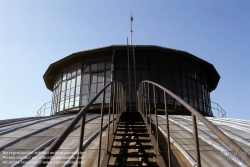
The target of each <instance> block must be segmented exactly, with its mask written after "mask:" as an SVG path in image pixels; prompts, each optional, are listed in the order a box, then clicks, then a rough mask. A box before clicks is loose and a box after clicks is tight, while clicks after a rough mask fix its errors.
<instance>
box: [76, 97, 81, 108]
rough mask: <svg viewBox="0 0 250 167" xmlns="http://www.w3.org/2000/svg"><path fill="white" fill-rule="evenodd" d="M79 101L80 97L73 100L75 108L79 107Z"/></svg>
mask: <svg viewBox="0 0 250 167" xmlns="http://www.w3.org/2000/svg"><path fill="white" fill-rule="evenodd" d="M79 100H80V96H76V98H75V107H78V106H79Z"/></svg>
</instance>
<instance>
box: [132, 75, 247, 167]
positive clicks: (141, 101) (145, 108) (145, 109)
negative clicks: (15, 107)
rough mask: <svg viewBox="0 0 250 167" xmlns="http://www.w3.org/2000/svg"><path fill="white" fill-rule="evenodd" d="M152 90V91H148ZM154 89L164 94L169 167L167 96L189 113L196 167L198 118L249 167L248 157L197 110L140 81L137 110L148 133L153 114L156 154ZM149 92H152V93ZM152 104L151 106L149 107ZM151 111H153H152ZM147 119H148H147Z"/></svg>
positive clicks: (163, 89)
mask: <svg viewBox="0 0 250 167" xmlns="http://www.w3.org/2000/svg"><path fill="white" fill-rule="evenodd" d="M150 88H152V89H150ZM156 89H158V90H159V91H163V93H164V106H165V115H166V129H167V144H168V163H169V167H170V166H171V153H170V136H169V135H170V134H169V119H168V105H167V104H168V103H167V96H171V97H173V98H174V99H175V100H177V101H178V102H179V103H181V104H182V105H183V106H184V107H185V108H186V109H187V110H188V111H190V113H191V115H192V122H193V133H194V141H195V152H196V166H197V167H201V159H200V150H199V140H198V131H197V124H196V118H198V119H199V120H200V121H201V122H202V123H203V124H205V125H206V126H207V127H208V129H210V130H211V131H212V132H213V133H214V134H215V135H216V136H217V137H218V138H220V139H221V141H223V142H224V143H225V144H226V145H227V146H228V147H229V148H230V149H231V150H232V151H233V152H234V153H236V154H237V153H238V157H239V158H240V159H241V160H242V161H243V162H244V163H245V164H246V165H248V166H250V156H249V155H248V154H247V153H246V154H245V151H244V150H243V149H242V148H241V147H240V146H239V145H237V144H236V143H235V142H234V141H233V140H232V139H231V138H229V137H228V136H227V135H225V134H224V133H223V132H222V131H221V130H220V129H219V128H217V127H216V126H215V125H214V124H212V123H211V122H210V121H209V120H207V119H206V118H205V117H204V116H203V115H201V114H200V113H199V112H198V111H197V110H195V109H194V108H193V107H192V106H190V105H189V104H188V103H187V102H185V101H184V100H182V99H181V98H180V97H178V96H177V95H175V94H174V93H172V92H171V91H169V90H168V89H166V88H164V87H163V86H161V85H159V84H157V83H155V82H151V81H147V80H146V81H142V82H141V84H140V86H139V90H138V93H137V98H138V110H139V112H141V114H142V115H143V117H144V119H145V121H147V120H148V121H149V122H148V123H149V124H150V133H151V132H152V129H151V128H152V119H151V118H152V117H151V112H152V111H154V112H155V124H156V130H155V131H156V136H155V137H156V141H157V144H156V147H157V152H158V153H159V140H158V139H159V137H158V134H159V128H158V125H159V124H158V118H157V103H156ZM150 90H153V91H152V92H151V91H150ZM151 93H153V96H154V98H153V100H154V101H153V102H151V99H150V97H151V96H150V95H151ZM152 104H153V106H151V105H152ZM152 109H153V110H152ZM148 118H149V119H148ZM146 124H147V122H146Z"/></svg>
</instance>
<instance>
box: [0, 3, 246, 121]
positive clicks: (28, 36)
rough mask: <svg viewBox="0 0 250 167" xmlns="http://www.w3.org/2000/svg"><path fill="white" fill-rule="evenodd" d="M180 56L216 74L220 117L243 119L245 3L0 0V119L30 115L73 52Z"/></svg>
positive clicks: (46, 96)
mask: <svg viewBox="0 0 250 167" xmlns="http://www.w3.org/2000/svg"><path fill="white" fill-rule="evenodd" d="M131 12H132V13H133V16H134V22H133V29H134V34H133V44H135V45H136V44H138V45H140V44H148V45H159V46H163V47H168V48H174V49H178V50H184V51H187V52H189V53H192V54H194V55H196V56H197V57H200V58H201V59H203V60H206V61H208V62H210V63H211V64H213V65H214V66H215V68H216V69H217V71H218V72H219V74H220V76H221V80H220V82H219V84H218V87H217V89H216V90H215V91H214V92H212V93H211V99H212V101H215V102H218V103H219V104H220V105H221V106H222V107H223V108H224V110H225V111H226V112H227V117H231V118H241V119H248V120H250V107H249V104H250V74H249V73H250V21H249V18H250V1H249V0H240V1H238V0H221V1H216V0H211V1H198V0H191V1H187V0H182V1H181V0H172V1H170V0H169V1H145V0H136V1H132V0H119V1H117V0H110V1H83V0H82V1H80V0H79V1H77V0H67V1H66V0H43V1H38V0H37V1H34V0H21V1H17V0H1V1H0V81H1V82H0V105H1V107H0V120H1V119H8V118H17V117H25V116H35V115H36V111H37V110H38V109H39V108H40V107H41V106H42V105H43V104H44V103H45V102H47V101H51V96H52V93H51V92H50V91H49V90H48V89H47V88H46V86H45V84H44V81H43V78H42V76H43V74H44V73H45V71H46V70H47V68H48V66H49V65H50V64H51V63H53V62H55V61H57V60H59V59H61V58H63V57H65V56H67V55H69V54H71V53H73V52H77V51H81V50H86V49H93V48H98V47H102V46H108V45H113V44H126V39H127V37H129V31H130V20H129V18H130V14H131Z"/></svg>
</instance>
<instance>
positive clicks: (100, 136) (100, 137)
mask: <svg viewBox="0 0 250 167" xmlns="http://www.w3.org/2000/svg"><path fill="white" fill-rule="evenodd" d="M104 99H105V91H104V92H103V93H102V108H101V125H100V132H99V147H98V162H97V163H98V165H97V166H98V167H99V166H100V158H101V147H102V126H103V112H104V111H103V110H104Z"/></svg>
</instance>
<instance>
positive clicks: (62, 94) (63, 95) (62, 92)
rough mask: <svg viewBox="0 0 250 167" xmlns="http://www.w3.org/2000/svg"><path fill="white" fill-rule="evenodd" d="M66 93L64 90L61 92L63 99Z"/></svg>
mask: <svg viewBox="0 0 250 167" xmlns="http://www.w3.org/2000/svg"><path fill="white" fill-rule="evenodd" d="M64 94H65V91H63V92H62V93H61V99H63V98H64Z"/></svg>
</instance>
